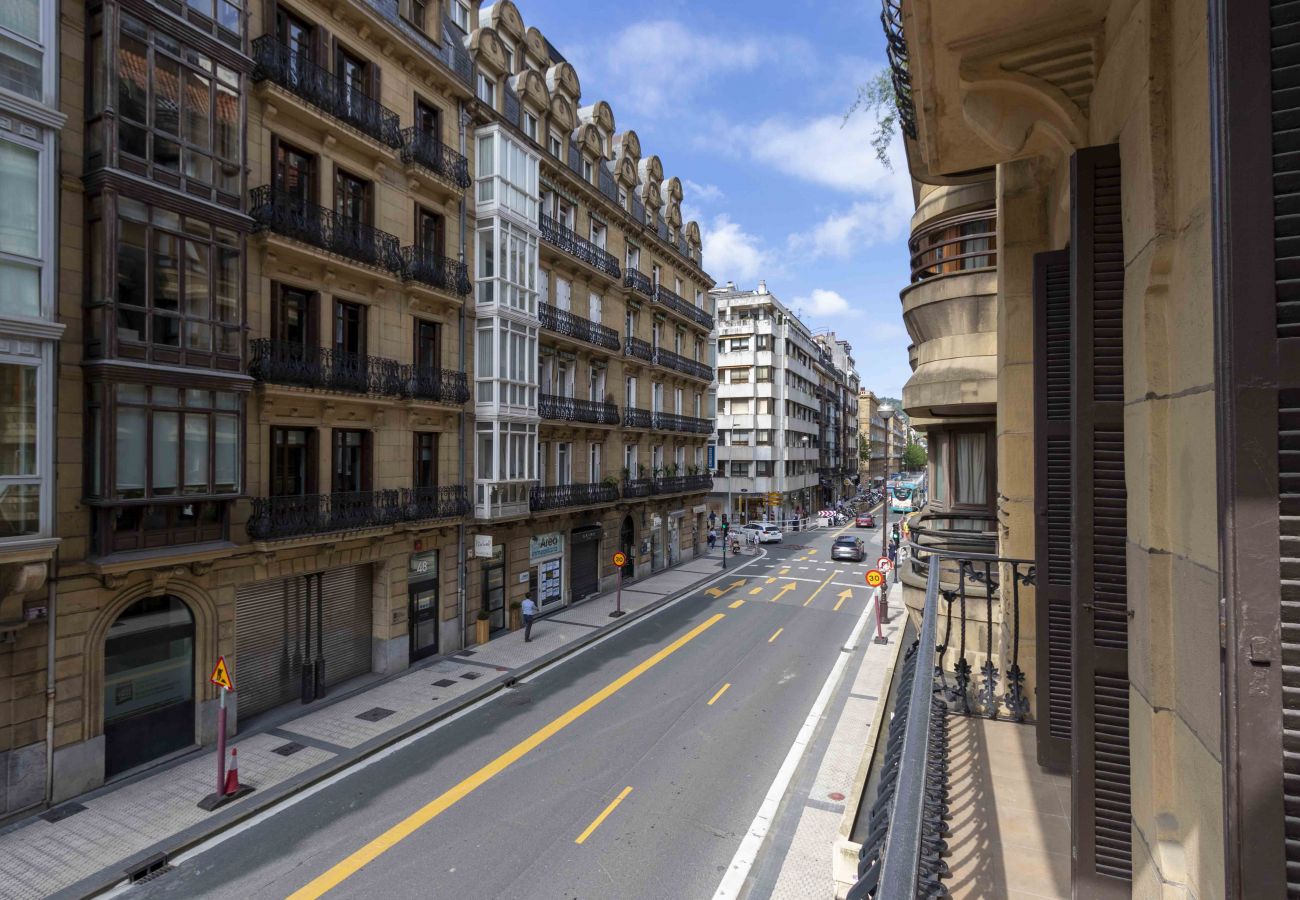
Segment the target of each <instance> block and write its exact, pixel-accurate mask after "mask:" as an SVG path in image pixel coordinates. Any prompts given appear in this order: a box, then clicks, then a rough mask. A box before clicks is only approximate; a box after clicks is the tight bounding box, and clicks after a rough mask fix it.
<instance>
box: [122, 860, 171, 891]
mask: <svg viewBox="0 0 1300 900" xmlns="http://www.w3.org/2000/svg"><path fill="white" fill-rule="evenodd" d="M174 868H176V867H175V866H173V865H171V864H169V863H168V862H167V857H166V855H165V854H162V853H155V854H154V855H153V856H150V857H149V858H148V859H146V860H144V861H143V862H141V863H140V864H139V865H137V866H134V867H133V868H130V869H127V870H126V877H127V879H128V880H129V881H130V882H131V883H132V884H144V883H145V882H147V881H153V880H154V879H155V878H158V877H160V876H162V875H166V874H167V873H168V872H170V871H171V870H172V869H174Z"/></svg>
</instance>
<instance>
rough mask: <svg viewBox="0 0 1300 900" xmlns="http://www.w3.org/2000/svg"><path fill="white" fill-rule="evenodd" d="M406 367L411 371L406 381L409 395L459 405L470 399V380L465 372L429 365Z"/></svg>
mask: <svg viewBox="0 0 1300 900" xmlns="http://www.w3.org/2000/svg"><path fill="white" fill-rule="evenodd" d="M406 368H407V369H408V371H409V373H410V378H408V379H407V382H406V393H407V395H408V396H411V397H414V398H415V399H417V400H432V401H434V402H435V403H454V404H456V405H457V406H459V405H460V404H462V403H465V402H466V401H468V400H469V380H468V379H467V378H466V377H465V373H464V372H462V371H460V370H458V369H434V368H431V367H427V366H409V367H406Z"/></svg>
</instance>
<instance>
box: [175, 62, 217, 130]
mask: <svg viewBox="0 0 1300 900" xmlns="http://www.w3.org/2000/svg"><path fill="white" fill-rule="evenodd" d="M211 120H212V81H211V80H210V79H208V78H207V77H205V76H203V75H199V74H198V73H197V72H191V71H189V70H186V72H185V120H184V121H185V130H184V131H183V132H182V135H181V136H182V137H184V138H185V140H186V141H188V142H189V143H191V144H193V145H194V146H195V147H198V148H200V149H202V150H206V149H208V147H210V146H211V141H212V128H211Z"/></svg>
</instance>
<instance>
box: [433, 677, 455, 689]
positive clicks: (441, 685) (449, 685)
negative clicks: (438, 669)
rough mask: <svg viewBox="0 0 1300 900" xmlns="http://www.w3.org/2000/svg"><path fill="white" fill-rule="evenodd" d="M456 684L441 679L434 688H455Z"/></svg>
mask: <svg viewBox="0 0 1300 900" xmlns="http://www.w3.org/2000/svg"><path fill="white" fill-rule="evenodd" d="M455 684H456V682H454V681H452V680H451V679H450V678H439V679H438V680H437V681H435V682H434V683H433V686H434V687H453V686H455Z"/></svg>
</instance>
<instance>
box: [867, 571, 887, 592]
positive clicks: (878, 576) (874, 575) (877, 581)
mask: <svg viewBox="0 0 1300 900" xmlns="http://www.w3.org/2000/svg"><path fill="white" fill-rule="evenodd" d="M884 583H885V576H884V574H883V573H882V572H881V571H880V570H879V569H872V570H871V571H869V572H867V586H868V587H873V588H876V587H880V586H881V585H882V584H884Z"/></svg>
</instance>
